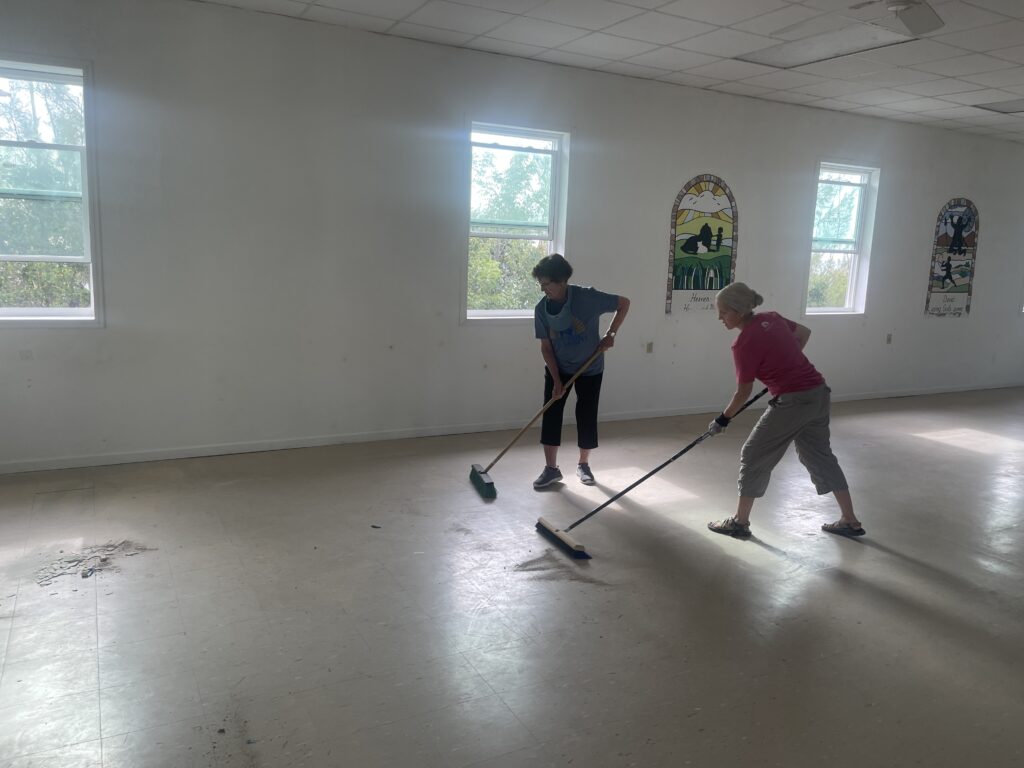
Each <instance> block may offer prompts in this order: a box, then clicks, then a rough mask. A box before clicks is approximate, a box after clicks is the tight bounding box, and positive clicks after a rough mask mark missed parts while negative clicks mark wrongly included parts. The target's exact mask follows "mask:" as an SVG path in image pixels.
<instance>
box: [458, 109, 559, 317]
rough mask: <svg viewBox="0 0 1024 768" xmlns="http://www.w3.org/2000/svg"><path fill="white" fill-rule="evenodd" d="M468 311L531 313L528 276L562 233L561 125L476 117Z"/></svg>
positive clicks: (533, 287)
mask: <svg viewBox="0 0 1024 768" xmlns="http://www.w3.org/2000/svg"><path fill="white" fill-rule="evenodd" d="M470 143H471V146H472V155H473V157H472V173H471V180H470V183H471V195H470V212H469V267H468V273H467V281H466V284H467V285H466V316H467V317H469V318H478V317H523V316H532V312H533V307H534V306H535V305H536V304H537V301H538V300H539V298H540V291H539V289H538V288H537V282H536V281H535V280H534V279H533V278H532V277H531V276H530V272H531V271H532V270H533V267H534V265H535V264H536V263H537V261H538V260H540V259H541V258H543V257H544V256H547V255H548V254H550V253H554V252H556V251H560V250H562V248H563V246H562V243H563V241H564V239H565V220H564V215H563V212H564V210H565V199H566V177H567V174H566V165H567V162H566V158H567V157H568V149H569V137H568V135H567V134H564V133H552V132H550V131H536V130H529V129H520V128H509V127H506V126H497V125H484V124H480V123H474V124H473V128H472V133H471V136H470Z"/></svg>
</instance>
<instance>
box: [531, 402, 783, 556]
mask: <svg viewBox="0 0 1024 768" xmlns="http://www.w3.org/2000/svg"><path fill="white" fill-rule="evenodd" d="M766 392H768V388H767V387H765V388H764V389H762V390H761V391H760V392H758V393H757V394H756V395H754V396H753V397H752V398H750V399H749V400H747V402H745V403H744V404H743V407H742V408H740V409H739V410H738V411H736V413H735V414H733V418H736V417H737V416H739V415H740V414H741V413H742V412H743V411H745V410H746V409H747V406H749V405H751V404H752V403H753V402H754V401H756V400H758V399H759V398H761V397H762V396H763V395H764V394H765V393H766ZM709 437H711V431H710V430H709V431H707V432H705V433H704V434H703V435H701V436H700V437H698V438H697V439H696V440H694V441H693V442H692V443H690V444H689V445H688V446H686V447H685V448H683V450H681V451H679V453H677V454H676V455H675V456H673V457H672V458H670V459H669V460H668V461H666V462H664V463H662V464H660V465H658V466H657V467H655V468H654V469H652V470H651V471H650V472H648V473H647V474H646V475H644V476H643V477H641V478H640V479H639V480H637V481H636V482H635V483H633V484H632V485H631V486H629V487H628V488H626V489H625V490H622V491H619V492H618V493H617V494H615V495H614V496H612V497H611V498H610V499H608V501H606V502H605V503H604V504H602V505H601V506H599V507H598V508H597V509H595V510H594V511H593V512H588V513H587V514H586V515H584V516H583V517H581V518H580V519H579V520H577V521H576V522H575V523H573V524H572V525H570V526H569V527H568V528H564V529H563V528H558V527H556V526H555V525H554V524H553V523H551V522H550V521H548V520H547V519H545V518H543V517H541V518H538V519H537V530H538V531H539V532H540V533H541V534H542V535H543V536H544V537H545V538H547V539H550V540H551V542H552V543H554V544H557V545H558V546H559V547H561V548H562V549H564V550H565V551H566V552H568V553H569V554H570V555H572V556H573V557H575V558H577V559H579V560H589V559H590V554H589V553H588V552H587V549H586V547H584V546H583V545H582V544H580V543H579V542H578V541H576V539H574V538H573V537H572V536H570V535H569V531H571V530H572V529H573V528H575V527H576V526H577V525H579V524H580V523H585V522H586V521H587V520H589V519H590V518H592V517H593V516H594V515H596V514H597V513H598V512H600V511H601V510H602V509H604V508H605V507H607V506H608V505H609V504H613V503H615V502H616V501H618V500H619V499H621V498H622V497H623V496H625V495H626V494H627V493H629V492H630V491H632V490H633V489H634V488H636V487H637V486H638V485H640V483H642V482H644V480H647V479H648V478H649V477H651V476H652V475H655V474H657V473H658V472H660V471H661V470H663V469H664V468H665V467H667V466H668V465H669V464H671V463H672V462H673V461H675V460H676V459H678V458H679V457H680V456H682V455H683V454H684V453H686V452H687V451H688V450H690V449H691V448H693V447H694V446H695V445H697V444H698V443H702V442H704V441H705V440H707V439H708V438H709Z"/></svg>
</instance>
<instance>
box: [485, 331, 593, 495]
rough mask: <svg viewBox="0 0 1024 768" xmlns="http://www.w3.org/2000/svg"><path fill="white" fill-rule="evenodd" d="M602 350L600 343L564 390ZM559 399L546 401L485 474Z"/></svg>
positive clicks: (487, 468)
mask: <svg viewBox="0 0 1024 768" xmlns="http://www.w3.org/2000/svg"><path fill="white" fill-rule="evenodd" d="M602 352H604V350H603V349H601V347H600V345H598V348H597V349H596V350H595V351H594V354H592V355H591V356H590V358H589V359H588V360H587V361H586V362H585V363H583V365H582V366H580V369H579V370H578V371H576V373H574V374H573V375H572V378H571V379H569V381H567V382H566V383H565V386H564V387H563V390H565V391H568V389H569V387H571V386H572V385H573V382H574V381H576V379H578V378H579V377H580V375H581V374H582V373H583V372H584V371H585V370H587V368H589V367H590V365H591V364H592V363H593V362H594V361H595V360H597V357H598V355H600V354H601V353H602ZM562 397H565V392H563V393H562ZM559 400H561V398H560V397H554V396H552V398H551V399H550V400H548V401H547V402H546V403H544V407H543V408H541V409H540V410H539V411H537V414H536V415H535V416H534V417H533V418H532V419H530V421H529V423H528V424H527V425H526V426H525V427H523V428H522V429H520V430H519V434H518V435H516V436H515V437H513V438H512V440H511V442H510V443H509V444H508V445H506V446H505V448H504V449H503V450H502V452H501V453H499V454H498V455H497V456H495V457H494V461H492V462H491V463H490V464H488V465H487V467H486V468H485V469H484V474H485V475H486V474H487V473H488V472H490V471H491V467H493V466H494V465H495V464H497V463H498V459H500V458H501V457H502V456H504V455H505V454H506V453H508V449H509V448H511V447H512V446H513V445H515V444H516V441H517V440H518V439H519V438H520V437H522V436H523V433H524V432H526V430H528V429H529V428H530V427H532V426H533V422H535V421H536V420H537V419H539V418H540V417H541V416H543V415H544V412H545V411H546V410H547V409H548V408H550V407H551V406H552V405H554V404H555V403H557V402H558V401H559Z"/></svg>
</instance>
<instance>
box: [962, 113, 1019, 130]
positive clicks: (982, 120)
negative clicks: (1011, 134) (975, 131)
mask: <svg viewBox="0 0 1024 768" xmlns="http://www.w3.org/2000/svg"><path fill="white" fill-rule="evenodd" d="M971 122H972V123H974V124H975V125H992V126H996V127H998V128H999V129H1000V130H1007V131H1008V130H1010V129H1011V128H1012V127H1013V126H1015V125H1019V126H1020V127H1021V129H1022V130H1024V120H1022V119H1021V118H1019V117H1017V116H1016V115H1004V114H1001V113H999V112H991V113H989V114H987V115H978V116H977V117H974V118H971Z"/></svg>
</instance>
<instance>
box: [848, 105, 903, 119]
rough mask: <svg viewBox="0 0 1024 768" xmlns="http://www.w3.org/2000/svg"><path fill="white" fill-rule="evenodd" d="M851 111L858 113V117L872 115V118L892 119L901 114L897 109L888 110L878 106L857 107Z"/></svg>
mask: <svg viewBox="0 0 1024 768" xmlns="http://www.w3.org/2000/svg"><path fill="white" fill-rule="evenodd" d="M850 111H851V112H856V113H857V114H858V115H871V116H872V117H892V116H893V115H898V114H899V112H897V111H896V110H895V109H886V108H885V107H876V106H870V107H857V108H855V109H851V110H850Z"/></svg>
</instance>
